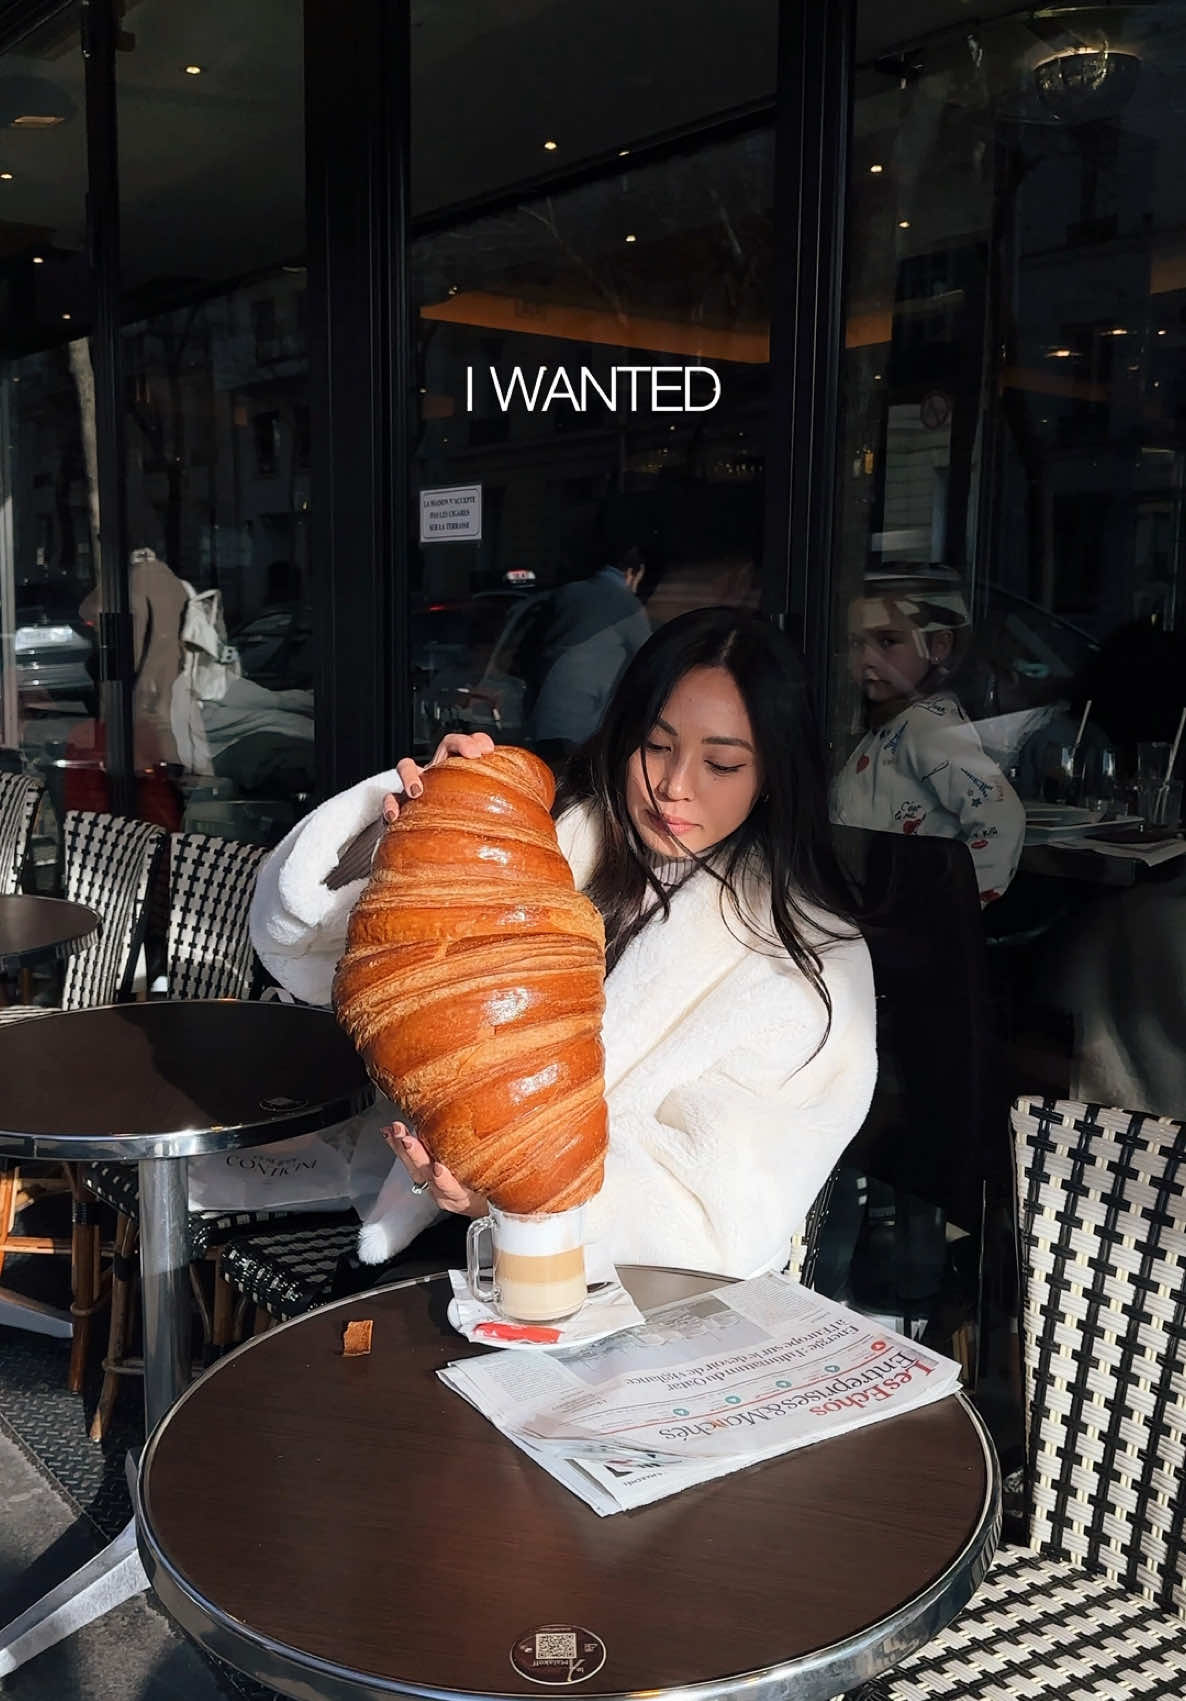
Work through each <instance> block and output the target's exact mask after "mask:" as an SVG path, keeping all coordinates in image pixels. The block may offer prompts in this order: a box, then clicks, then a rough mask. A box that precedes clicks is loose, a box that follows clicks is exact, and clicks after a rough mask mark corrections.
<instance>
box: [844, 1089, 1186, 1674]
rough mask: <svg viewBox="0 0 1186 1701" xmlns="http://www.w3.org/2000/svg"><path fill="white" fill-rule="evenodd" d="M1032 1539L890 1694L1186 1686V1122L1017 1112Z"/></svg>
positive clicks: (1021, 1107) (906, 1666) (1131, 1115)
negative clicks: (1185, 1533)
mask: <svg viewBox="0 0 1186 1701" xmlns="http://www.w3.org/2000/svg"><path fill="white" fill-rule="evenodd" d="M1012 1126H1013V1148H1014V1162H1015V1168H1016V1183H1017V1196H1018V1208H1019V1229H1020V1260H1021V1279H1022V1291H1023V1309H1022V1356H1023V1361H1024V1381H1025V1402H1026V1431H1027V1440H1026V1452H1027V1472H1026V1474H1027V1479H1028V1480H1027V1499H1028V1519H1029V1535H1028V1542H1027V1543H1026V1545H1024V1546H1016V1547H1006V1548H1003V1549H1001V1550H1000V1552H999V1553H998V1555H997V1558H996V1561H995V1563H994V1565H993V1568H992V1569H991V1571H990V1572H989V1574H988V1576H987V1578H986V1579H985V1581H984V1582H983V1583H982V1584H981V1585H980V1588H979V1589H978V1590H977V1592H976V1594H975V1596H974V1597H973V1599H972V1601H971V1603H970V1605H969V1606H968V1607H967V1608H966V1609H965V1611H964V1613H963V1614H962V1616H961V1617H960V1618H958V1619H957V1620H956V1621H955V1622H954V1624H952V1625H951V1626H950V1627H949V1629H947V1630H946V1631H944V1632H943V1633H942V1634H941V1635H940V1636H938V1637H937V1638H936V1639H935V1641H933V1642H931V1643H929V1644H928V1645H927V1647H926V1648H924V1649H923V1650H922V1651H921V1652H920V1653H918V1654H916V1655H914V1656H913V1657H912V1658H910V1659H908V1660H906V1661H905V1662H904V1663H903V1664H902V1665H901V1666H900V1667H898V1668H897V1669H896V1670H895V1671H894V1672H892V1673H891V1674H890V1675H889V1676H888V1677H886V1678H882V1679H880V1680H879V1681H878V1682H877V1683H876V1684H874V1685H870V1686H869V1687H868V1688H867V1690H866V1691H864V1692H863V1693H865V1694H866V1695H868V1696H869V1697H870V1701H872V1698H873V1697H880V1698H883V1701H1030V1698H1031V1697H1038V1696H1051V1697H1053V1696H1066V1697H1068V1698H1070V1697H1075V1698H1076V1701H1078V1698H1079V1697H1083V1698H1086V1697H1090V1696H1098V1697H1100V1701H1104V1698H1106V1701H1113V1698H1115V1701H1119V1698H1120V1697H1132V1698H1134V1701H1136V1698H1138V1697H1139V1698H1140V1701H1180V1698H1181V1697H1182V1696H1183V1695H1186V1542H1184V1539H1183V1537H1184V1531H1186V1125H1184V1124H1183V1123H1181V1122H1176V1121H1170V1120H1167V1119H1161V1118H1158V1117H1154V1116H1151V1115H1144V1114H1142V1113H1139V1112H1132V1111H1125V1110H1111V1109H1105V1108H1103V1107H1101V1106H1100V1105H1089V1104H1078V1103H1074V1102H1071V1101H1067V1100H1058V1099H1041V1100H1026V1099H1019V1100H1018V1101H1017V1103H1016V1104H1015V1105H1014V1107H1013V1113H1012Z"/></svg>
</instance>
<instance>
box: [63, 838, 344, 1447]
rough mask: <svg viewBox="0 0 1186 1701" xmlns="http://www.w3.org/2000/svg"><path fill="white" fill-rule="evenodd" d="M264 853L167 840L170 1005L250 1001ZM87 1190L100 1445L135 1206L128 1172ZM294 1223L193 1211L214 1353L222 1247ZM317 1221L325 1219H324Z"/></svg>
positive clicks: (125, 1306) (120, 1357) (102, 1168)
mask: <svg viewBox="0 0 1186 1701" xmlns="http://www.w3.org/2000/svg"><path fill="white" fill-rule="evenodd" d="M267 854H268V853H267V849H266V847H262V846H259V845H246V844H240V843H238V842H236V841H235V840H233V839H221V838H215V837H211V836H207V835H206V834H204V833H175V834H173V835H172V836H171V838H170V843H169V927H168V946H167V956H166V977H167V982H168V993H169V997H170V998H249V997H251V995H252V993H253V992H254V991H255V990H256V988H257V979H256V962H255V953H254V951H253V949H252V945H251V934H250V929H249V919H250V911H251V897H252V893H253V892H254V890H255V880H256V876H257V874H258V872H259V866H260V863H261V862H262V861H263V859H264V857H265V856H267ZM87 1183H88V1186H89V1187H90V1189H91V1191H92V1192H93V1193H94V1194H95V1196H96V1197H98V1198H99V1199H101V1200H102V1201H103V1202H104V1203H105V1204H107V1205H109V1206H111V1207H112V1208H113V1209H114V1210H115V1211H116V1213H117V1223H116V1238H115V1250H116V1258H115V1264H114V1269H113V1274H112V1293H111V1327H110V1333H109V1337H108V1347H107V1357H106V1359H105V1361H104V1378H103V1388H102V1391H101V1393H100V1396H99V1402H98V1406H97V1408H96V1411H95V1417H94V1422H93V1424H92V1426H91V1435H92V1437H93V1439H95V1440H96V1441H98V1440H101V1439H102V1436H103V1433H104V1430H105V1429H106V1426H107V1424H108V1422H109V1421H110V1417H111V1413H112V1411H113V1409H114V1406H115V1401H116V1397H117V1394H118V1388H119V1377H120V1375H121V1374H122V1373H124V1372H126V1371H127V1370H129V1369H130V1368H132V1367H131V1365H130V1364H129V1361H128V1358H127V1346H128V1333H129V1322H130V1316H131V1303H132V1289H133V1283H134V1280H135V1263H134V1259H133V1253H134V1252H135V1248H136V1240H137V1234H138V1227H139V1216H140V1203H139V1193H138V1189H137V1178H136V1173H135V1169H134V1167H133V1166H130V1165H126V1164H93V1165H91V1166H90V1168H89V1169H88V1171H87ZM294 1220H295V1221H297V1222H301V1221H302V1218H301V1217H300V1216H297V1217H296V1218H295V1219H294V1214H293V1213H292V1212H291V1211H275V1212H273V1211H251V1212H247V1211H241V1212H226V1213H224V1212H213V1213H211V1212H204V1211H203V1212H191V1213H190V1216H189V1239H190V1257H191V1261H192V1263H191V1269H192V1268H193V1266H194V1265H197V1264H200V1263H201V1262H203V1261H208V1262H211V1263H213V1265H214V1286H213V1295H212V1299H211V1301H210V1304H209V1306H208V1307H207V1302H206V1298H205V1295H204V1293H203V1292H202V1286H201V1283H200V1282H199V1281H198V1279H197V1272H196V1270H195V1281H194V1291H195V1295H196V1297H197V1298H198V1299H199V1303H200V1306H201V1308H202V1322H203V1327H204V1329H205V1333H206V1336H207V1339H208V1341H209V1342H210V1344H211V1346H212V1347H213V1348H215V1349H220V1348H222V1347H224V1346H226V1345H228V1344H229V1342H230V1338H231V1323H232V1316H231V1290H230V1288H229V1287H228V1286H227V1285H226V1282H225V1280H224V1277H223V1258H224V1255H225V1252H226V1250H227V1243H228V1242H229V1241H230V1240H231V1239H232V1238H233V1237H234V1236H236V1235H241V1234H246V1233H249V1232H251V1231H252V1230H255V1231H259V1230H260V1229H261V1227H262V1226H263V1225H265V1224H266V1225H275V1226H276V1228H279V1227H280V1226H285V1227H286V1226H288V1225H289V1224H291V1223H293V1222H294ZM317 1220H322V1219H321V1217H320V1215H319V1217H318V1219H317ZM326 1220H329V1221H332V1222H334V1223H341V1222H342V1221H343V1220H344V1219H343V1214H342V1213H340V1212H337V1213H333V1214H332V1215H328V1216H327V1219H326ZM350 1220H351V1221H353V1220H354V1219H353V1217H351V1219H350ZM270 1232H273V1230H272V1229H269V1233H270ZM355 1232H357V1223H355Z"/></svg>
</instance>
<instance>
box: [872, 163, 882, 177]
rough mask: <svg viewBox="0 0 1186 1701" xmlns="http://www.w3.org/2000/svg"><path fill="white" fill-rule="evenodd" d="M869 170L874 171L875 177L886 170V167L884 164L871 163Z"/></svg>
mask: <svg viewBox="0 0 1186 1701" xmlns="http://www.w3.org/2000/svg"><path fill="white" fill-rule="evenodd" d="M869 170H870V171H871V172H872V173H873V175H874V177H880V175H881V173H882V172H883V171H884V170H885V167H884V166H883V165H871V166H870V167H869Z"/></svg>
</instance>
